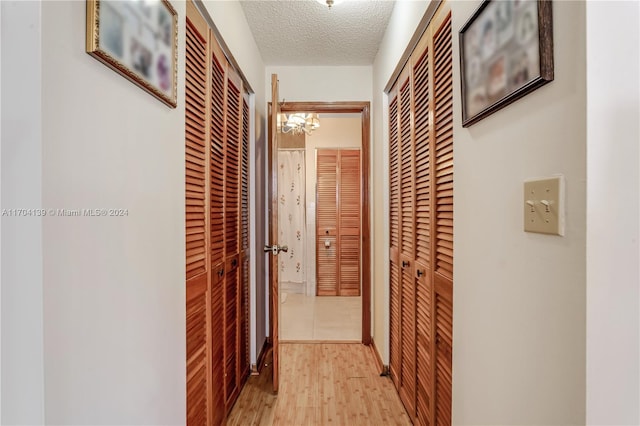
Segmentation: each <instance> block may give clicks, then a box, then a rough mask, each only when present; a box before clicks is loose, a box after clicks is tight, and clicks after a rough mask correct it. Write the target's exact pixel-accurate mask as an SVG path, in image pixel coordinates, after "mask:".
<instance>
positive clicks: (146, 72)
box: [86, 0, 178, 108]
mask: <svg viewBox="0 0 640 426" xmlns="http://www.w3.org/2000/svg"><path fill="white" fill-rule="evenodd" d="M86 47H87V53H88V54H90V55H91V56H93V57H94V58H96V59H98V60H99V61H100V62H103V63H104V64H106V65H107V66H109V67H110V68H112V69H113V70H115V71H117V72H118V73H120V74H121V75H123V76H124V77H126V78H127V79H129V80H130V81H132V82H133V83H135V84H137V85H138V86H140V87H141V88H142V89H144V90H146V91H147V92H149V93H151V94H152V95H153V96H155V97H157V98H158V99H160V100H161V101H162V102H164V103H165V104H167V105H168V106H170V107H172V108H175V107H176V105H177V98H178V93H177V88H178V15H177V13H176V11H175V9H174V8H173V6H171V4H170V3H169V2H168V1H167V0H133V1H122V0H87V46H86Z"/></svg>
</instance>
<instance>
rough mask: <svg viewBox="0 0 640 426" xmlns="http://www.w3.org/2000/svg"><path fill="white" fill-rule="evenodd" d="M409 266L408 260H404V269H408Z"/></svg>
mask: <svg viewBox="0 0 640 426" xmlns="http://www.w3.org/2000/svg"><path fill="white" fill-rule="evenodd" d="M407 266H409V261H407V260H403V261H402V267H403V268H406V267H407Z"/></svg>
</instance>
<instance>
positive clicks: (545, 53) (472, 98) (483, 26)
mask: <svg viewBox="0 0 640 426" xmlns="http://www.w3.org/2000/svg"><path fill="white" fill-rule="evenodd" d="M460 76H461V79H462V126H463V127H468V126H470V125H472V124H474V123H476V122H478V121H480V120H482V119H483V118H485V117H487V116H488V115H490V114H493V113H494V112H496V111H498V110H500V109H501V108H504V107H505V106H507V105H509V104H510V103H512V102H514V101H516V100H517V99H520V98H521V97H523V96H525V95H526V94H527V93H529V92H531V91H533V90H535V89H537V88H538V87H540V86H543V85H545V84H547V83H549V82H550V81H553V24H552V15H551V0H497V1H492V0H485V1H484V2H483V3H482V4H481V5H480V7H479V8H478V10H476V11H475V12H474V14H473V16H471V18H470V19H469V20H468V21H467V23H466V24H465V25H464V26H463V27H462V29H461V30H460Z"/></svg>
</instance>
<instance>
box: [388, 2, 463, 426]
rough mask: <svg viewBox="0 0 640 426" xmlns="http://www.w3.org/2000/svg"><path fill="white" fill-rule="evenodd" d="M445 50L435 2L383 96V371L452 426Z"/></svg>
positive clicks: (413, 406) (446, 24)
mask: <svg viewBox="0 0 640 426" xmlns="http://www.w3.org/2000/svg"><path fill="white" fill-rule="evenodd" d="M452 56H453V54H452V35H451V14H450V8H449V6H448V4H447V3H442V4H441V6H440V7H439V9H438V10H437V11H436V14H435V15H434V17H433V18H432V20H431V23H430V24H429V26H428V27H427V29H426V31H425V33H424V35H423V37H422V39H421V40H420V41H419V42H418V44H417V46H416V48H415V49H414V51H413V52H412V54H411V57H410V59H409V61H408V63H407V65H406V66H405V68H404V70H403V71H402V73H401V74H400V78H399V80H398V82H397V83H396V85H395V86H394V89H392V90H391V92H390V93H389V99H390V104H389V120H390V121H389V146H390V150H389V161H390V164H389V170H390V175H389V179H390V217H389V219H390V229H391V232H390V251H389V255H390V259H391V268H390V275H391V276H390V334H391V335H390V372H391V377H392V379H394V382H395V384H396V387H397V389H398V391H399V394H400V397H401V399H402V401H403V403H404V405H405V407H406V408H407V411H408V412H409V415H410V416H411V418H412V421H413V422H414V424H420V425H449V424H451V376H452V367H451V362H452V343H453V339H452V337H453V327H452V325H453V110H452V103H453V84H452V78H453V75H452ZM407 74H410V76H409V77H407ZM396 259H398V260H399V265H398V263H397V261H396ZM412 377H413V380H412ZM412 386H413V388H412Z"/></svg>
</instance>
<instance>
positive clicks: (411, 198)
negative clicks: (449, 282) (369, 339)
mask: <svg viewBox="0 0 640 426" xmlns="http://www.w3.org/2000/svg"><path fill="white" fill-rule="evenodd" d="M401 81H402V83H401V85H400V93H399V99H400V106H399V109H400V134H399V138H400V139H399V142H400V277H401V278H400V285H401V287H402V292H401V295H400V323H401V342H402V343H401V345H400V346H401V369H400V398H401V399H402V402H403V403H404V405H405V407H406V408H407V411H409V412H410V413H413V412H414V410H415V395H416V394H415V392H416V390H415V389H416V343H415V342H416V339H415V325H416V324H415V309H416V306H415V287H414V279H413V260H414V257H415V256H414V250H415V230H414V221H415V211H414V206H415V191H414V186H415V174H414V155H415V151H414V144H413V134H412V122H411V84H410V79H409V77H408V76H407V77H406V80H404V79H401Z"/></svg>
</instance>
